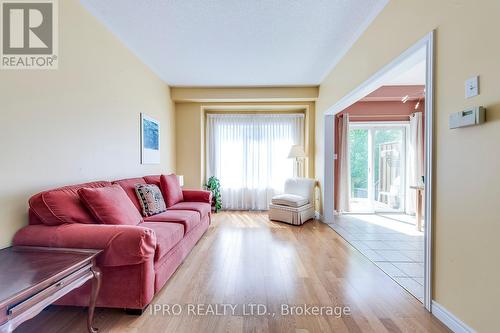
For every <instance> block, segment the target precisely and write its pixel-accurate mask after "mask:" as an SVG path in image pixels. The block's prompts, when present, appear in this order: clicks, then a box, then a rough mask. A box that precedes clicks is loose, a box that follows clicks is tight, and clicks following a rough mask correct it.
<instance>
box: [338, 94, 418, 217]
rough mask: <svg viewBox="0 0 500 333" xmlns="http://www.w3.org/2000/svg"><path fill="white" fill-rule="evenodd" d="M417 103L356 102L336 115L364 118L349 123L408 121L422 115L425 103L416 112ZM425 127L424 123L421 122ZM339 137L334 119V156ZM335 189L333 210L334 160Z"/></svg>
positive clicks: (357, 118)
mask: <svg viewBox="0 0 500 333" xmlns="http://www.w3.org/2000/svg"><path fill="white" fill-rule="evenodd" d="M416 104H417V101H408V102H406V103H403V102H401V101H380V102H363V101H360V102H357V103H354V104H353V105H351V106H349V107H348V108H346V109H345V110H344V111H342V112H340V113H339V114H338V115H342V114H344V113H349V116H353V115H356V116H363V115H366V117H355V118H350V119H349V121H350V122H372V121H409V115H410V114H412V113H414V112H422V114H424V105H425V101H424V99H422V100H421V101H420V105H419V107H418V109H417V110H415V105H416ZM374 115H376V116H380V115H384V116H385V115H387V117H373V116H374ZM423 124H424V126H425V121H423ZM339 137H340V128H339V119H338V117H335V145H334V149H335V154H338V151H339V147H338V142H339ZM334 177H335V187H334V195H335V203H334V206H335V209H336V208H337V204H338V201H337V200H338V186H337V184H338V183H339V161H338V159H337V160H335V176H334Z"/></svg>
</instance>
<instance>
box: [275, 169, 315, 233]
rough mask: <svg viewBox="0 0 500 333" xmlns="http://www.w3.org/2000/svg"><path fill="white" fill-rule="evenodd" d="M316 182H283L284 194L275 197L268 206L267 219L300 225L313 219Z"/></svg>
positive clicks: (292, 179) (304, 180)
mask: <svg viewBox="0 0 500 333" xmlns="http://www.w3.org/2000/svg"><path fill="white" fill-rule="evenodd" d="M315 186H316V180H314V179H310V178H289V179H287V180H286V182H285V193H284V194H280V195H276V196H274V197H273V198H272V199H271V204H270V205H269V219H270V220H273V221H280V222H285V223H289V224H294V225H301V224H303V223H304V222H306V221H308V220H310V219H312V218H314V188H315Z"/></svg>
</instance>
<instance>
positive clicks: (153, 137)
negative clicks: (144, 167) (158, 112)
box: [141, 113, 160, 164]
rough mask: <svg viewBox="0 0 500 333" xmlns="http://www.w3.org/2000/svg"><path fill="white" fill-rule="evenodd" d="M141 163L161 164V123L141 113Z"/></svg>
mask: <svg viewBox="0 0 500 333" xmlns="http://www.w3.org/2000/svg"><path fill="white" fill-rule="evenodd" d="M141 163H142V164H160V122H159V121H157V120H155V119H153V118H151V117H149V116H147V115H145V114H144V113H141Z"/></svg>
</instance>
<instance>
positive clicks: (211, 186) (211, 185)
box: [205, 176, 222, 213]
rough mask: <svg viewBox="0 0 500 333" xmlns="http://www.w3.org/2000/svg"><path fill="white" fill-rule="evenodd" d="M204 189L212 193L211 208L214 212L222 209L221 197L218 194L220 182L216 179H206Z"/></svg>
mask: <svg viewBox="0 0 500 333" xmlns="http://www.w3.org/2000/svg"><path fill="white" fill-rule="evenodd" d="M205 189H207V190H208V191H211V192H212V207H213V208H214V211H215V212H216V213H217V212H219V210H221V208H222V197H221V194H220V181H219V179H217V177H214V176H212V177H210V178H208V181H207V183H206V184H205Z"/></svg>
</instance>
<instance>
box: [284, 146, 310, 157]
mask: <svg viewBox="0 0 500 333" xmlns="http://www.w3.org/2000/svg"><path fill="white" fill-rule="evenodd" d="M288 158H306V152H305V151H304V147H302V146H301V145H293V146H292V148H290V152H289V153H288Z"/></svg>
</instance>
